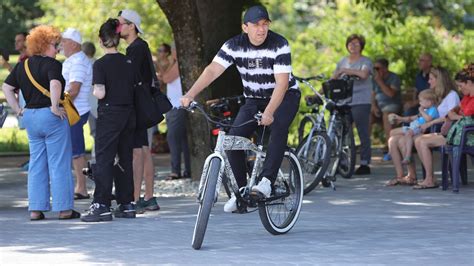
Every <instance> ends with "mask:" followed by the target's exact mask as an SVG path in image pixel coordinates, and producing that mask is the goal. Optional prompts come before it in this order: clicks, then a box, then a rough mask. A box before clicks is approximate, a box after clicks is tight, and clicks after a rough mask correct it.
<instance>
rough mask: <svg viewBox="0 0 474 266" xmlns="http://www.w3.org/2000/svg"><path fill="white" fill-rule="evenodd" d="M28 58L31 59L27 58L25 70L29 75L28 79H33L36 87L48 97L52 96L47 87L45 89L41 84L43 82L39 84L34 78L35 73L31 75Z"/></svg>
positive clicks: (32, 81)
mask: <svg viewBox="0 0 474 266" xmlns="http://www.w3.org/2000/svg"><path fill="white" fill-rule="evenodd" d="M28 60H30V59H26V60H25V72H26V75H27V76H28V79H29V80H30V81H31V83H32V84H33V86H35V88H37V89H38V90H39V91H40V92H41V93H43V95H44V96H46V97H48V98H51V96H50V94H49V91H48V90H47V89H45V88H44V87H43V86H41V84H39V83H38V82H37V81H36V80H35V79H34V78H33V75H31V71H30V67H29V66H28Z"/></svg>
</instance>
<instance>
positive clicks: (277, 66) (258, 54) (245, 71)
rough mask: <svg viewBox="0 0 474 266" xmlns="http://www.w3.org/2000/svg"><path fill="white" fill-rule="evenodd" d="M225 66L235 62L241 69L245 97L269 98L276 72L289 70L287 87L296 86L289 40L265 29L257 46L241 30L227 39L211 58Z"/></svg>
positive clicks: (293, 87)
mask: <svg viewBox="0 0 474 266" xmlns="http://www.w3.org/2000/svg"><path fill="white" fill-rule="evenodd" d="M213 61H214V62H216V63H218V64H220V65H222V66H223V67H225V68H228V67H229V66H230V65H232V64H235V65H236V66H237V70H238V71H239V72H240V77H241V78H242V84H243V86H244V95H245V97H248V98H269V97H270V96H271V95H272V93H273V89H274V88H275V76H274V74H278V73H290V79H289V82H288V88H289V89H296V90H297V89H298V83H297V82H296V80H295V78H294V77H293V76H292V75H291V52H290V46H289V45H288V41H287V40H286V39H285V38H284V37H283V36H281V35H279V34H277V33H274V32H273V31H268V35H267V38H266V40H265V42H264V43H263V44H261V45H260V46H254V45H252V44H251V43H250V40H249V38H248V36H247V34H240V35H237V36H235V37H233V38H232V39H230V40H228V41H227V42H226V43H224V45H223V46H222V47H221V49H220V50H219V52H218V53H217V55H216V56H215V57H214V59H213Z"/></svg>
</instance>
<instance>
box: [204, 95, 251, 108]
mask: <svg viewBox="0 0 474 266" xmlns="http://www.w3.org/2000/svg"><path fill="white" fill-rule="evenodd" d="M243 98H244V96H243V95H238V96H231V97H223V98H216V99H211V100H207V101H206V105H207V106H210V105H213V104H216V103H220V102H225V101H234V100H237V101H241V100H242V99H243Z"/></svg>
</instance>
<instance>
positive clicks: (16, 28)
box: [0, 0, 43, 53]
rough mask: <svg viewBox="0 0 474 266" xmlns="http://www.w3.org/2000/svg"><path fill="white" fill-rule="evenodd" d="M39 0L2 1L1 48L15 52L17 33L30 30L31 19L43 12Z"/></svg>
mask: <svg viewBox="0 0 474 266" xmlns="http://www.w3.org/2000/svg"><path fill="white" fill-rule="evenodd" d="M37 2H38V0H2V1H0V25H2V26H1V27H0V36H2V37H1V38H0V48H2V49H7V50H8V51H10V53H13V52H15V49H14V48H15V46H14V43H15V35H16V34H17V33H18V32H23V31H28V29H29V28H30V27H31V19H34V18H37V17H40V16H41V15H43V12H42V11H41V9H40V8H38V6H37Z"/></svg>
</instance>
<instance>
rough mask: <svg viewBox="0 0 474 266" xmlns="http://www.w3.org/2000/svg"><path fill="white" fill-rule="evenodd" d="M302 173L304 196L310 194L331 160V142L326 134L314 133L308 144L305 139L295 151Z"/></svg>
mask: <svg viewBox="0 0 474 266" xmlns="http://www.w3.org/2000/svg"><path fill="white" fill-rule="evenodd" d="M296 154H297V156H298V160H299V161H300V163H301V170H302V172H303V188H304V194H305V195H306V194H308V193H309V192H311V191H312V190H313V189H314V188H315V187H316V186H318V184H319V182H321V180H322V178H323V177H324V174H325V173H326V171H327V169H328V166H329V162H330V160H331V140H330V139H329V137H328V135H327V134H326V132H323V131H320V132H314V135H313V136H312V137H311V140H310V141H309V142H308V138H307V137H306V138H305V139H304V140H303V142H302V143H301V144H300V146H299V147H298V149H297V150H296Z"/></svg>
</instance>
